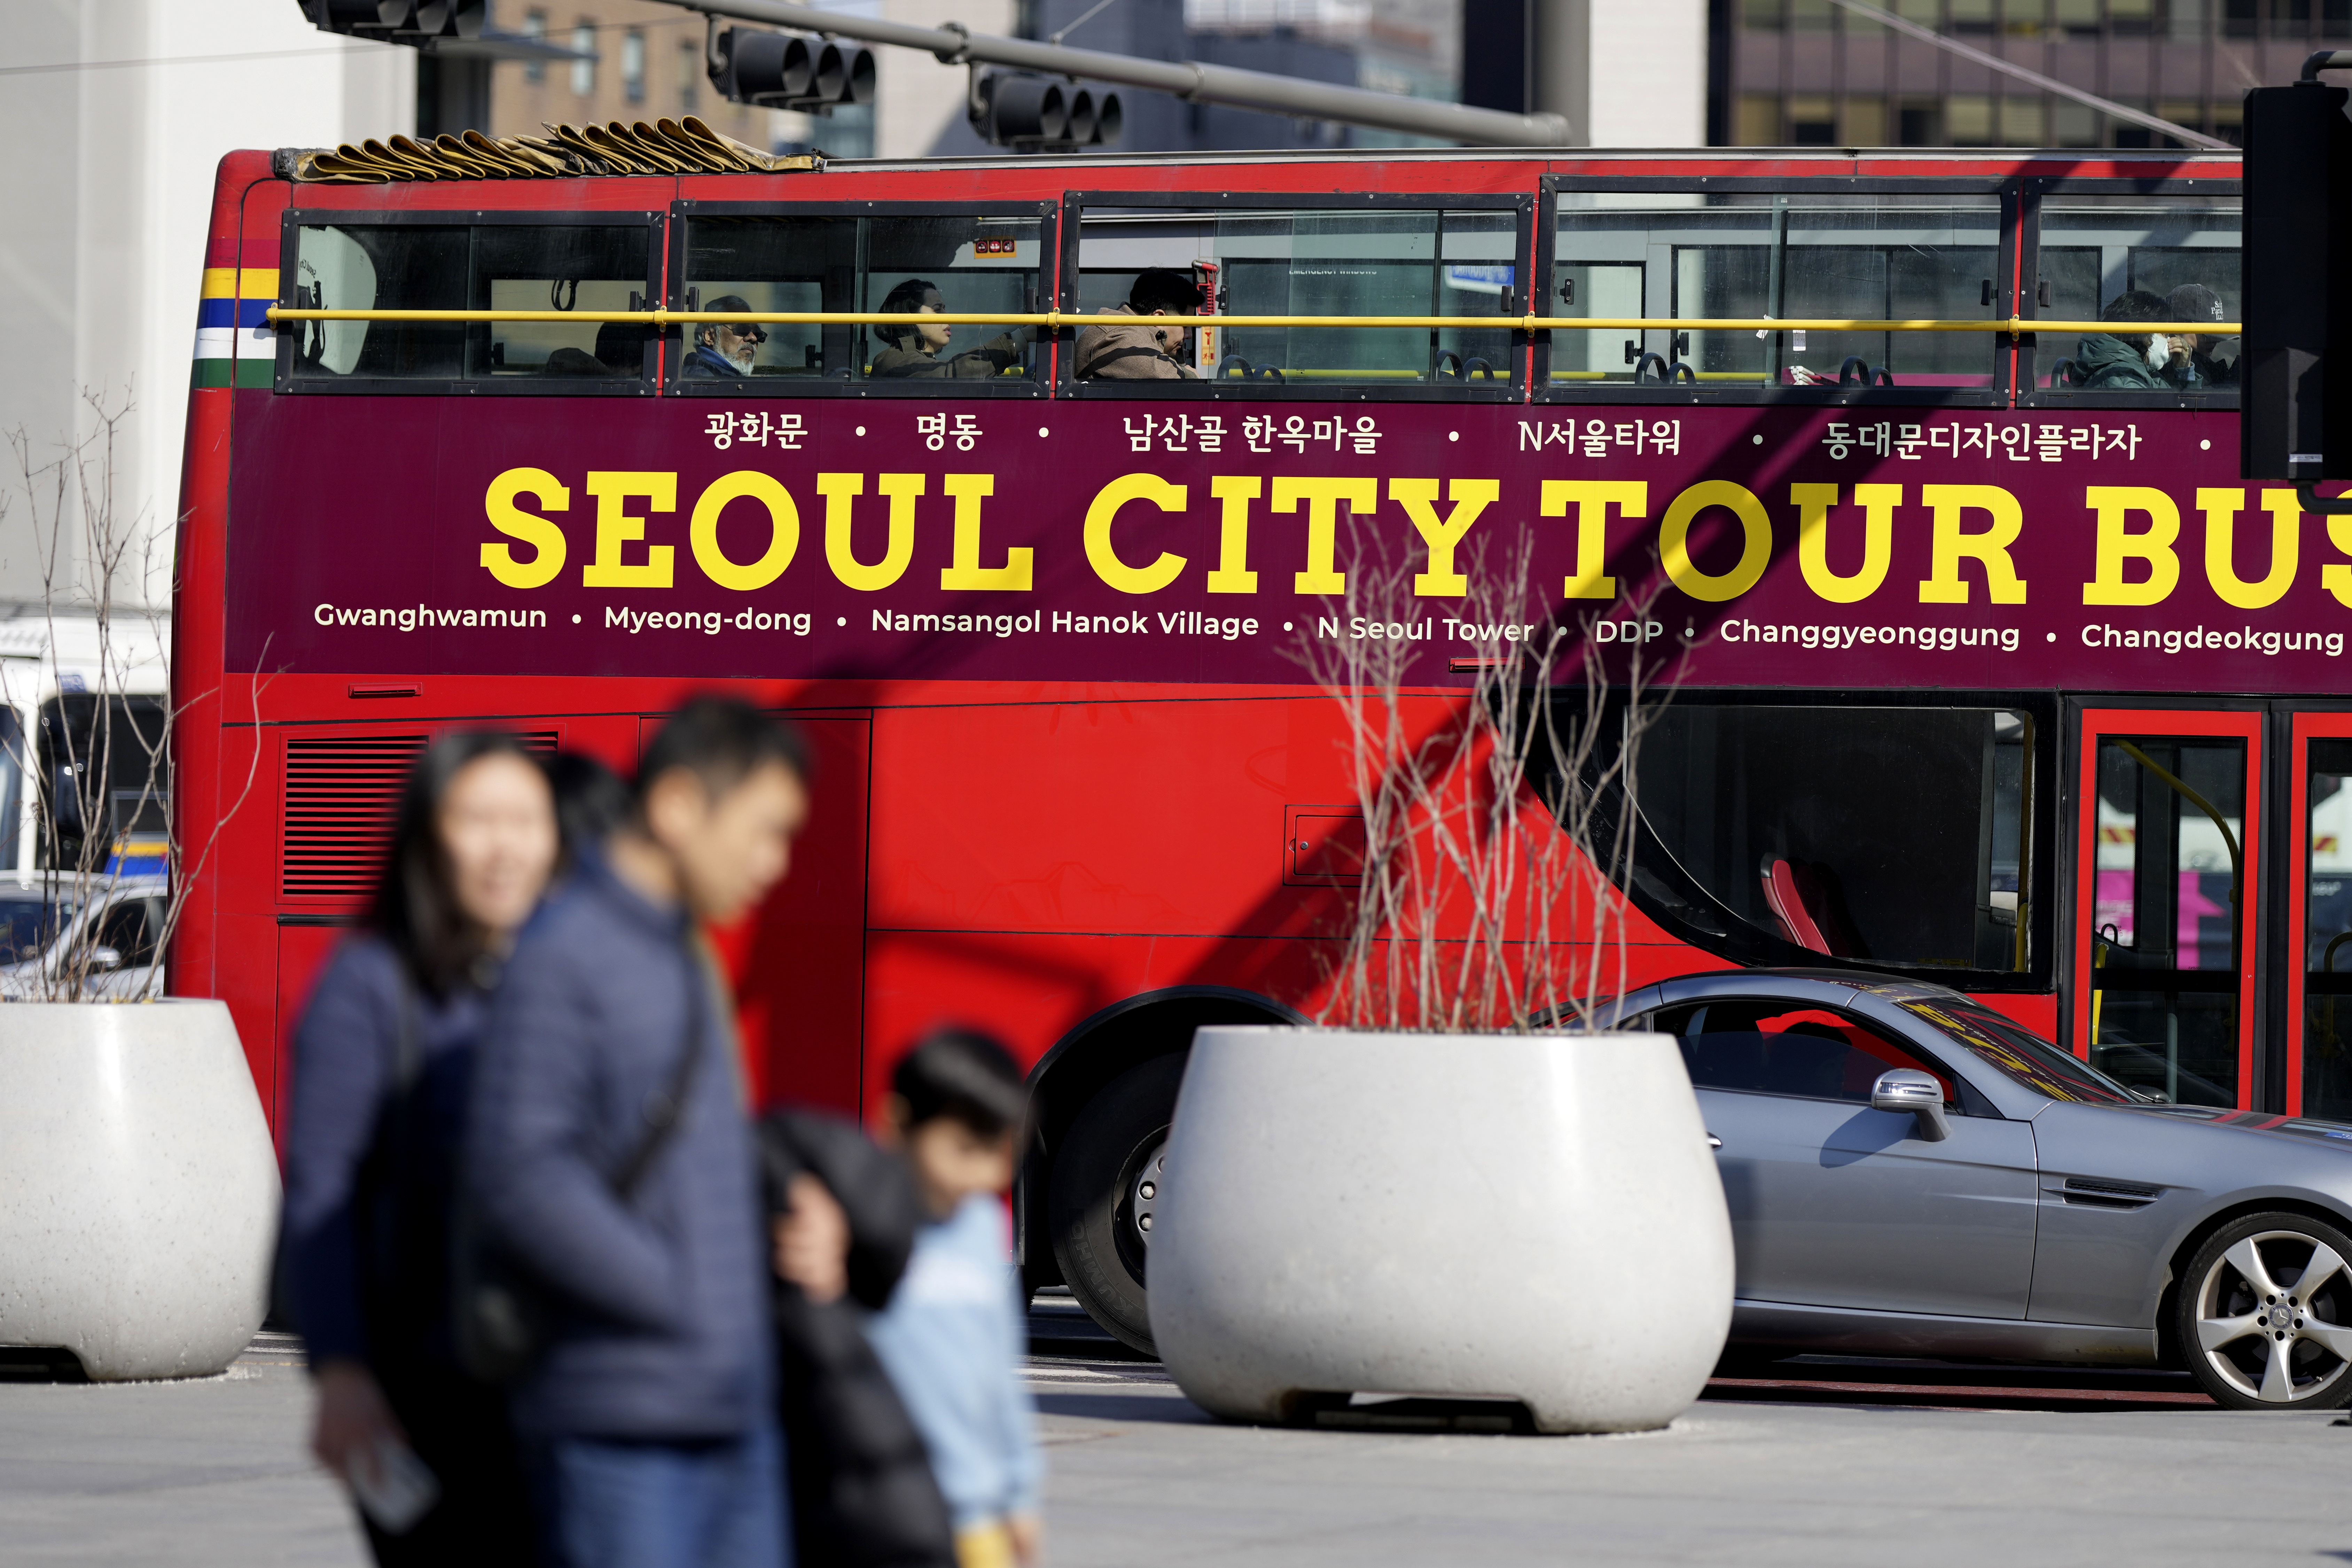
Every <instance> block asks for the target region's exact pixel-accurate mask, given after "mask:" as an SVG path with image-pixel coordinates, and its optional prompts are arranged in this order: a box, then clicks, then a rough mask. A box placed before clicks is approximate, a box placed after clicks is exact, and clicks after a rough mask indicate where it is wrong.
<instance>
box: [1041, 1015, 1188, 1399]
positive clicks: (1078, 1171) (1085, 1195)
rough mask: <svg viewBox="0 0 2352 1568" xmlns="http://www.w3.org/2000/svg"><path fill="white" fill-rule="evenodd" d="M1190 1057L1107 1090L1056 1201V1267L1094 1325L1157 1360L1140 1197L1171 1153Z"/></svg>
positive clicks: (1083, 1114) (1072, 1154)
mask: <svg viewBox="0 0 2352 1568" xmlns="http://www.w3.org/2000/svg"><path fill="white" fill-rule="evenodd" d="M1183 1080H1184V1054H1183V1053H1182V1052H1181V1051H1180V1052H1177V1053H1175V1054H1174V1055H1171V1056H1163V1057H1154V1058H1152V1059H1151V1060H1150V1061H1148V1062H1145V1063H1144V1064H1143V1065H1142V1066H1141V1067H1139V1068H1129V1070H1128V1071H1127V1072H1125V1073H1123V1074H1121V1075H1120V1076H1119V1077H1118V1078H1115V1079H1112V1080H1111V1081H1110V1082H1109V1083H1108V1084H1107V1085H1105V1086H1104V1087H1103V1089H1102V1090H1101V1091H1100V1092H1099V1093H1097V1095H1096V1096H1095V1097H1094V1099H1092V1100H1088V1101H1087V1106H1086V1109H1085V1110H1081V1111H1079V1112H1078V1114H1077V1116H1076V1119H1075V1120H1074V1121H1071V1123H1070V1128H1069V1131H1068V1132H1066V1134H1064V1136H1063V1139H1062V1147H1061V1150H1060V1152H1058V1153H1056V1154H1055V1157H1054V1175H1053V1184H1052V1187H1051V1190H1050V1194H1049V1196H1048V1199H1047V1215H1048V1220H1049V1223H1050V1224H1051V1226H1052V1227H1053V1236H1054V1258H1055V1261H1056V1262H1058V1263H1059V1264H1060V1265H1061V1266H1062V1278H1063V1279H1064V1280H1065V1281H1066V1282H1067V1284H1068V1285H1069V1287H1070V1294H1071V1295H1073V1296H1075V1297H1076V1298H1077V1301H1078V1305H1080V1306H1081V1307H1084V1308H1085V1309H1086V1310H1087V1316H1088V1317H1090V1318H1092V1319H1094V1321H1096V1322H1097V1323H1099V1324H1101V1325H1102V1326H1103V1327H1104V1328H1105V1329H1107V1330H1108V1331H1109V1332H1110V1333H1111V1335H1112V1336H1113V1337H1114V1338H1116V1339H1118V1341H1119V1342H1121V1343H1122V1344H1125V1345H1128V1346H1129V1347H1130V1348H1132V1349H1134V1350H1139V1351H1141V1352H1143V1353H1144V1354H1146V1355H1151V1354H1154V1353H1156V1352H1154V1350H1153V1348H1152V1343H1151V1314H1150V1308H1149V1305H1148V1301H1147V1298H1146V1295H1145V1292H1144V1283H1143V1276H1144V1255H1145V1251H1146V1247H1147V1241H1146V1237H1147V1235H1148V1233H1147V1232H1146V1231H1144V1230H1143V1229H1141V1228H1140V1227H1139V1224H1138V1215H1137V1214H1136V1212H1135V1189H1136V1187H1137V1185H1138V1184H1139V1180H1140V1179H1141V1178H1142V1176H1143V1175H1144V1173H1145V1170H1146V1167H1147V1166H1148V1165H1149V1164H1150V1163H1152V1162H1153V1161H1154V1160H1155V1158H1156V1157H1157V1156H1158V1154H1159V1153H1160V1150H1161V1149H1162V1148H1163V1147H1164V1146H1165V1145H1166V1143H1167V1141H1168V1129H1169V1126H1170V1124H1171V1122H1173V1121H1174V1120H1175V1116H1176V1090H1177V1088H1178V1086H1179V1085H1180V1084H1181V1083H1182V1082H1183Z"/></svg>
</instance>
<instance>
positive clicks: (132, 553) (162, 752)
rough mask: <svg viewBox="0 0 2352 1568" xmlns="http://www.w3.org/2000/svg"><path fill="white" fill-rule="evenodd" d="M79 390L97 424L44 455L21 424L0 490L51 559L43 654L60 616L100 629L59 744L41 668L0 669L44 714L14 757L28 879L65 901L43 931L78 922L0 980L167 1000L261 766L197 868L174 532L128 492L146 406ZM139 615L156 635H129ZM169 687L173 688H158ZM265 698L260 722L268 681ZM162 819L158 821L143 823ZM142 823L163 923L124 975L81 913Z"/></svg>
mask: <svg viewBox="0 0 2352 1568" xmlns="http://www.w3.org/2000/svg"><path fill="white" fill-rule="evenodd" d="M83 402H84V404H85V405H86V406H87V407H88V409H89V424H88V426H87V428H86V429H85V431H84V432H83V433H82V434H81V435H80V436H79V437H75V438H71V439H67V440H61V441H58V442H56V443H54V444H53V445H52V446H51V447H50V448H49V449H48V450H49V453H50V454H52V455H48V456H47V458H46V460H45V458H44V455H43V453H42V452H41V451H40V450H39V449H37V447H36V444H35V443H34V441H33V439H32V437H30V435H29V434H28V433H27V432H26V431H25V430H24V429H22V428H21V427H20V428H19V429H17V430H16V431H13V432H11V433H10V434H9V435H8V437H7V439H8V445H9V448H10V451H11V454H12V455H13V457H14V458H15V469H16V472H15V475H14V480H15V482H14V484H13V485H12V486H11V487H10V488H9V489H5V490H0V537H5V535H7V534H15V535H16V537H17V538H18V539H19V540H21V541H23V542H26V543H29V545H30V546H31V550H32V558H33V560H34V561H35V562H36V563H37V566H38V569H39V578H40V588H41V600H40V615H41V621H42V630H43V634H44V646H45V647H46V649H47V650H48V652H49V654H50V656H51V657H50V658H49V659H48V660H47V661H46V663H47V665H48V666H50V667H57V666H59V665H61V663H62V660H60V659H59V658H58V657H57V656H58V654H59V653H60V652H61V651H62V650H63V648H64V647H65V646H66V645H65V644H64V643H63V642H61V641H60V637H59V633H60V629H61V627H63V626H68V625H74V626H77V627H79V626H81V625H86V626H88V627H89V631H90V633H91V634H92V635H93V636H94V637H95V639H96V652H95V656H94V658H92V659H91V661H90V663H89V666H88V667H87V668H89V669H90V670H91V671H93V672H94V682H93V678H92V677H81V676H80V675H79V671H76V672H75V674H76V675H77V677H78V678H79V679H82V680H83V681H84V683H85V684H90V685H91V689H89V690H87V691H82V692H67V691H62V690H61V691H60V692H59V693H58V696H59V700H60V705H59V708H58V715H57V721H56V722H55V723H53V724H50V725H48V726H47V738H48V741H49V747H48V748H47V755H44V748H43V746H42V745H41V744H40V743H39V738H38V737H39V733H40V731H42V728H43V726H42V723H41V707H40V704H41V702H42V701H43V700H44V698H45V696H46V695H47V694H45V693H44V692H42V691H40V690H33V691H26V690H24V689H22V687H23V685H24V684H25V683H26V681H27V680H33V681H37V680H38V679H39V677H37V676H33V677H27V676H24V675H16V674H12V673H11V672H10V671H8V670H7V669H5V667H0V702H5V703H6V704H7V705H9V706H12V707H14V708H16V709H17V710H19V711H29V712H31V713H33V714H34V716H35V724H34V726H33V732H30V733H26V734H25V735H23V736H22V737H21V738H20V740H19V742H18V744H19V747H20V752H19V754H18V755H17V756H16V759H15V760H16V763H17V765H18V767H19V769H20V771H21V773H22V776H23V777H24V778H25V779H26V781H27V784H28V787H29V788H30V789H31V791H32V793H33V797H34V799H35V800H36V802H37V820H38V824H39V839H38V844H37V850H38V854H39V858H40V861H41V864H40V866H39V867H38V868H26V870H25V871H23V872H20V876H22V877H25V878H27V879H33V880H34V881H36V882H37V886H38V888H39V890H40V893H41V895H42V897H43V899H44V900H45V902H46V903H47V906H48V907H49V908H50V909H52V910H57V911H58V919H57V922H56V927H55V928H54V929H49V928H47V926H46V924H45V927H44V929H45V930H46V931H47V934H49V935H50V936H51V937H54V936H55V935H56V934H57V932H58V931H70V932H72V933H73V939H72V940H71V941H65V942H57V941H52V942H50V944H49V948H48V951H47V952H45V953H43V954H42V955H41V956H40V957H39V959H38V960H37V961H34V960H33V959H32V958H31V956H30V955H28V954H10V955H7V956H9V957H14V958H18V959H21V960H22V962H19V963H16V964H15V965H14V966H13V967H12V968H10V969H9V970H8V971H6V972H5V975H0V999H8V1000H23V1001H43V1002H82V1001H124V1002H128V1001H145V1000H151V999H152V998H153V997H156V996H160V995H161V994H163V961H162V955H163V952H165V951H166V950H167V949H168V947H169V945H170V942H171V938H172V934H173V931H176V930H177V928H178V925H179V921H180V917H181V914H182V912H183V910H184V907H185V904H186V900H187V896H188V889H189V888H190V886H191V884H192V883H193V882H194V880H195V879H196V876H197V875H198V874H200V873H201V872H202V870H203V868H204V866H205V862H206V861H208V860H209V858H210V857H211V854H212V851H213V848H214V846H215V844H216V842H217V841H218V838H219V834H220V830H221V827H222V826H225V825H226V822H227V821H228V819H229V818H230V817H231V816H234V815H235V812H236V807H238V806H241V805H243V804H244V802H245V799H246V797H247V795H249V794H250V793H251V791H252V788H253V784H254V780H255V777H256V776H257V773H258V767H259V754H258V752H256V754H255V757H254V759H253V765H252V766H251V767H249V768H248V769H247V776H246V779H245V781H244V784H243V786H242V788H241V789H240V791H239V793H238V795H237V797H236V801H235V802H234V803H232V804H231V805H230V807H229V809H228V810H227V811H225V812H223V813H222V814H221V816H220V818H219V820H218V821H217V822H215V824H214V825H213V828H212V831H211V832H210V834H208V835H207V836H206V840H205V845H204V847H203V850H202V852H201V853H200V854H199V855H198V857H197V861H196V864H195V865H194V866H193V867H192V866H189V865H188V864H186V863H185V861H184V858H183V857H182V854H181V850H182V845H181V844H180V843H179V841H178V837H177V827H176V824H175V823H174V822H173V817H172V815H171V813H170V810H169V805H170V790H171V785H172V766H173V758H172V727H173V721H174V720H175V719H176V718H177V717H178V716H179V715H178V710H174V709H173V707H172V704H171V699H170V696H169V695H168V693H169V692H170V690H171V668H170V656H171V637H170V630H169V625H168V605H169V602H170V592H171V588H172V586H173V574H172V571H171V551H172V548H173V542H172V540H171V539H170V538H169V536H168V535H163V536H159V535H158V534H157V533H156V531H153V530H150V529H146V528H143V527H142V526H140V524H141V521H142V514H141V509H139V508H135V507H130V506H126V505H125V504H124V503H123V502H122V500H121V498H120V497H119V496H118V494H117V490H116V477H117V447H118V445H119V444H120V442H121V439H122V437H123V435H124V422H125V421H126V420H127V419H128V418H129V416H130V415H131V411H132V409H133V407H134V406H135V405H133V404H132V403H131V401H130V399H129V397H128V395H125V396H124V397H123V398H122V399H121V400H120V401H115V400H111V399H110V398H109V397H108V396H107V395H104V394H101V393H96V392H89V391H85V392H84V393H83ZM126 581H135V582H136V584H138V585H139V588H140V590H141V592H140V593H139V595H138V602H137V603H135V604H131V603H126V602H125V601H124V600H123V598H122V597H121V589H122V587H123V585H124V584H125V583H126ZM131 626H138V627H140V628H142V629H143V632H144V634H145V635H144V636H143V637H141V636H137V635H131V634H129V633H128V631H127V628H129V627H131ZM36 668H42V667H40V666H37V667H36ZM12 686H14V687H16V688H17V689H10V688H11V687H12ZM159 686H160V687H161V688H162V691H163V695H156V694H155V693H154V690H153V689H154V688H156V687H159ZM206 695H210V693H206ZM68 696H72V697H78V698H80V699H82V700H83V701H82V703H77V704H75V705H74V706H75V707H79V706H81V705H84V704H86V705H87V707H88V709H89V723H88V725H87V726H86V727H85V726H82V725H80V724H78V723H76V722H74V721H72V709H71V708H69V707H68V705H67V704H66V703H65V702H64V699H65V698H66V697H68ZM253 701H254V703H255V706H256V712H255V719H256V720H257V721H258V718H259V712H258V705H259V701H260V691H259V689H258V684H257V687H256V689H255V691H254V693H253ZM43 763H47V764H48V766H47V769H46V770H45V769H44V768H43V765H42V764H43ZM158 821H160V822H161V823H162V825H163V826H161V827H160V828H155V827H151V826H143V825H147V824H152V823H154V822H158ZM76 829H79V831H76ZM15 831H16V828H15V825H14V824H12V823H0V832H7V833H12V834H13V833H14V832H15ZM134 832H135V835H136V837H137V839H138V840H139V841H140V842H142V844H158V843H160V846H161V847H162V851H163V854H162V859H163V865H164V867H165V868H166V871H167V873H168V880H167V883H166V890H165V892H164V895H163V899H162V900H161V904H162V908H161V915H160V921H150V922H149V923H148V926H147V930H146V939H145V945H146V946H147V947H148V948H149V949H150V950H152V952H153V954H154V961H153V963H152V967H151V968H149V969H148V970H147V972H146V973H145V974H144V975H143V976H140V977H138V978H137V979H135V980H132V979H130V978H129V977H127V976H118V974H117V971H118V970H119V969H120V968H121V967H122V966H123V964H124V963H127V961H129V960H130V959H131V957H132V956H133V955H131V954H119V955H118V957H117V959H116V961H114V962H108V961H106V960H105V959H104V957H103V956H102V955H103V952H104V951H105V950H104V949H103V948H102V946H101V944H100V942H98V940H97V939H96V934H95V930H94V928H93V927H92V926H91V925H90V923H89V922H88V921H84V922H82V923H81V925H80V927H79V929H77V927H76V922H75V921H74V920H73V918H72V917H73V913H74V911H83V910H90V909H91V908H92V906H93V904H95V903H97V902H99V901H100V900H103V898H104V897H105V895H106V894H107V893H108V891H109V890H110V889H111V888H112V886H113V885H114V884H115V882H116V880H117V879H118V877H119V876H121V874H122V873H121V870H120V869H119V868H120V864H121V857H122V855H123V852H124V851H125V849H126V848H128V847H130V845H131V839H132V837H133V835H134Z"/></svg>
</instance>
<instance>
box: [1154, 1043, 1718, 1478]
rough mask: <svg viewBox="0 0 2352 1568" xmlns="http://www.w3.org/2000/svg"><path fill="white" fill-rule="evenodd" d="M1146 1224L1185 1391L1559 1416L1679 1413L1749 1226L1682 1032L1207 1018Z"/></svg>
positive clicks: (1579, 1426) (1235, 1398)
mask: <svg viewBox="0 0 2352 1568" xmlns="http://www.w3.org/2000/svg"><path fill="white" fill-rule="evenodd" d="M1157 1203H1158V1211H1157V1214H1156V1215H1155V1221H1154V1229H1153V1232H1152V1237H1151V1257H1150V1287H1151V1331H1152V1335H1153V1338H1154V1340H1155V1342H1157V1344H1158V1346H1159V1349H1160V1354H1161V1355H1162V1357H1163V1358H1164V1359H1165V1360H1166V1362H1167V1365H1168V1370H1169V1372H1170V1373H1171V1374H1172V1375H1173V1376H1174V1377H1175V1379H1176V1382H1177V1384H1179V1386H1181V1388H1182V1389H1183V1390H1184V1392H1185V1393H1186V1394H1188V1395H1190V1396H1191V1397H1192V1400H1193V1401H1194V1402H1195V1403H1197V1404H1199V1405H1201V1406H1202V1407H1203V1408H1204V1409H1207V1410H1209V1411H1212V1412H1213V1413H1214V1414H1216V1415H1223V1416H1226V1417H1229V1418H1233V1419H1237V1420H1251V1421H1258V1420H1280V1419H1284V1418H1286V1416H1288V1415H1294V1414H1296V1413H1297V1411H1298V1410H1299V1409H1300V1408H1301V1404H1302V1396H1306V1397H1312V1396H1315V1395H1318V1394H1348V1393H1365V1392H1379V1393H1387V1394H1423V1395H1454V1396H1486V1397H1496V1398H1517V1399H1520V1400H1523V1401H1525V1402H1526V1404H1527V1405H1528V1409H1529V1411H1530V1412H1532V1414H1533V1415H1534V1417H1535V1422H1536V1425H1537V1426H1538V1428H1539V1429H1541V1430H1543V1431H1547V1432H1621V1431H1637V1430H1642V1429H1645V1428H1649V1427H1655V1426H1664V1425H1665V1424H1666V1423H1667V1422H1669V1421H1671V1420H1673V1419H1674V1417H1675V1415H1677V1414H1678V1413H1679V1412H1681V1411H1682V1410H1683V1409H1685V1407H1686V1406H1687V1405H1689V1404H1690V1403H1691V1401H1692V1400H1694V1399H1695V1398H1696V1397H1697V1396H1698V1394H1699V1391H1700V1389H1701V1388H1703V1387H1704V1386H1705V1385H1706V1376H1707V1373H1708V1372H1709V1370H1710V1369H1712V1368H1713V1366H1714V1365H1715V1363H1716V1359H1717V1356H1718V1355H1719V1354H1720V1353H1721V1352H1722V1349H1723V1342H1724V1336H1725V1334H1726V1332H1727V1330H1728V1328H1729V1326H1730V1321H1731V1288H1732V1263H1731V1226H1730V1220H1729V1216H1728V1215H1727V1213H1726V1211H1725V1207H1724V1200H1723V1185H1722V1183H1721V1182H1720V1181H1719V1180H1718V1178H1717V1174H1716V1170H1715V1163H1714V1156H1713V1154H1712V1153H1711V1152H1709V1150H1708V1147H1707V1141H1706V1129H1705V1127H1704V1126H1703V1125H1702V1124H1701V1122H1700V1120H1699V1113H1698V1105H1697V1101H1696V1099H1695V1098H1694V1096H1693V1095H1692V1093H1691V1087H1690V1079H1689V1077H1688V1076H1687V1074H1686V1073H1685V1071H1684V1068H1683V1063H1682V1058H1681V1055H1680V1054H1679V1052H1678V1051H1677V1050H1676V1048H1675V1042H1674V1041H1673V1040H1672V1039H1670V1038H1668V1037H1664V1036H1661V1035H1634V1034H1619V1035H1598V1036H1567V1035H1548V1036H1527V1035H1481V1036H1467V1037H1465V1036H1444V1035H1384V1034H1370V1033H1354V1032H1349V1031H1343V1030H1326V1029H1282V1028H1242V1027H1230V1028H1227V1027H1220V1028H1209V1029H1202V1031H1201V1032H1200V1034H1199V1035H1198V1036H1197V1037H1195V1039H1194V1041H1193V1045H1192V1061H1191V1063H1190V1065H1189V1066H1188V1067H1187V1068H1186V1069H1185V1074H1184V1087H1183V1090H1182V1092H1181V1095H1180V1096H1179V1098H1178V1100H1177V1103H1176V1121H1175V1125H1174V1127H1173V1129H1172V1130H1171V1132H1170V1134H1169V1142H1168V1156H1167V1167H1166V1184H1165V1188H1164V1190H1163V1191H1162V1192H1160V1194H1158V1196H1157Z"/></svg>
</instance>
